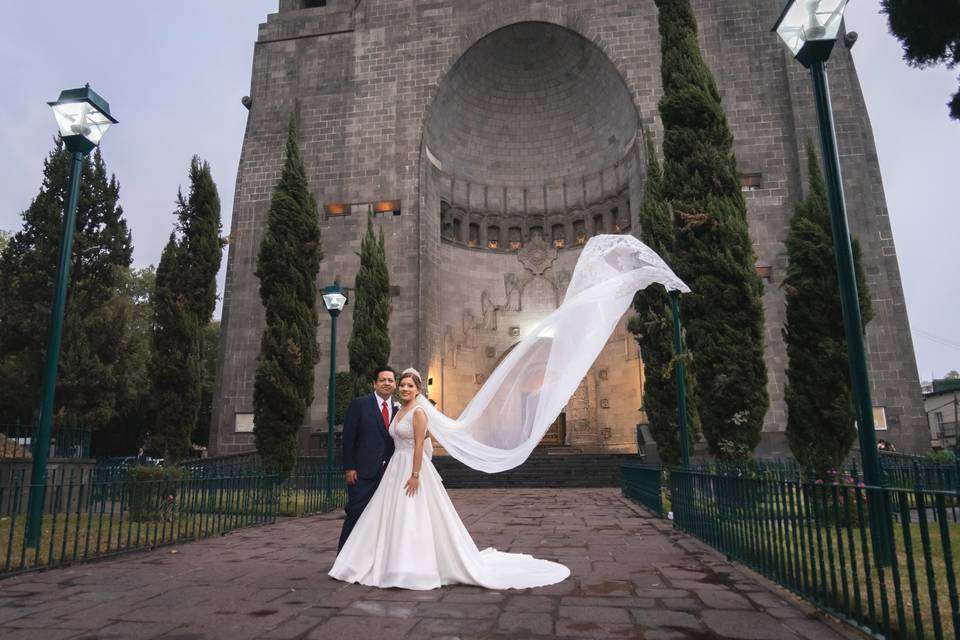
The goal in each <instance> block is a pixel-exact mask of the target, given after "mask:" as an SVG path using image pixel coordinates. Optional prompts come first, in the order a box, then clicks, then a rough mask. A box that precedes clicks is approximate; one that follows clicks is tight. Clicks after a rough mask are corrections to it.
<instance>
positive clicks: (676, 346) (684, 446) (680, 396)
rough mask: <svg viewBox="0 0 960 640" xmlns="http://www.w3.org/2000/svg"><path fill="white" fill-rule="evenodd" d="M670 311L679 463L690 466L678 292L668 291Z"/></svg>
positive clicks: (686, 467) (684, 466) (685, 377)
mask: <svg viewBox="0 0 960 640" xmlns="http://www.w3.org/2000/svg"><path fill="white" fill-rule="evenodd" d="M670 311H671V312H672V313H673V350H674V353H675V355H676V358H675V362H676V363H675V365H674V367H675V375H676V376H677V424H678V426H679V427H680V464H681V465H682V466H683V468H684V469H688V468H689V467H690V427H689V425H688V424H687V373H686V367H685V366H684V364H683V332H682V331H681V330H680V292H679V291H677V290H673V291H671V292H670Z"/></svg>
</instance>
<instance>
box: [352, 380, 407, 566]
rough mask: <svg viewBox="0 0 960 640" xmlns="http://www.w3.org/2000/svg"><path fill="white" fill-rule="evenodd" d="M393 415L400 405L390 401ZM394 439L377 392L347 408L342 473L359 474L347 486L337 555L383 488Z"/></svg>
mask: <svg viewBox="0 0 960 640" xmlns="http://www.w3.org/2000/svg"><path fill="white" fill-rule="evenodd" d="M391 405H392V411H391V412H390V414H391V416H395V415H397V410H398V409H399V408H400V405H397V404H394V403H393V401H392V400H391ZM393 449H394V446H393V438H391V437H390V434H389V433H388V432H387V428H386V426H385V425H384V424H383V414H382V413H381V408H380V401H379V399H378V398H377V395H376V394H375V393H371V394H369V395H366V396H361V397H359V398H355V399H354V400H353V402H351V403H350V406H349V407H348V408H347V416H346V418H344V420H343V470H344V471H350V470H351V469H355V470H356V471H357V481H356V482H355V483H354V484H352V485H348V486H347V504H346V505H345V506H344V511H346V517H345V518H344V520H343V529H342V530H341V531H340V544H339V545H337V553H339V552H340V549H341V548H342V547H343V544H344V543H345V542H346V541H347V538H348V537H349V536H350V532H351V531H353V527H354V525H355V524H357V520H359V519H360V514H362V513H363V510H364V509H365V508H366V507H367V503H368V502H370V498H372V497H373V494H374V492H375V491H376V490H377V487H378V486H379V485H380V478H381V476H382V475H383V470H384V468H385V467H386V465H385V464H384V463H386V462H387V461H389V460H390V456H392V455H393Z"/></svg>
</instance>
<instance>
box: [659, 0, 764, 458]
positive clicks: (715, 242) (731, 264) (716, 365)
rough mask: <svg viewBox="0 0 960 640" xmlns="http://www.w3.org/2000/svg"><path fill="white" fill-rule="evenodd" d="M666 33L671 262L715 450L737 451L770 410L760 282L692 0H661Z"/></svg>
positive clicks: (743, 452)
mask: <svg viewBox="0 0 960 640" xmlns="http://www.w3.org/2000/svg"><path fill="white" fill-rule="evenodd" d="M656 4H657V7H658V8H659V14H658V15H659V24H660V36H661V52H662V62H661V74H662V78H663V91H664V95H663V98H662V99H661V100H660V105H659V108H660V116H661V119H662V121H663V128H664V142H663V155H664V165H663V166H664V179H663V195H664V199H665V200H666V201H667V203H668V204H669V205H670V206H671V207H672V209H673V215H674V225H675V228H676V230H677V236H676V245H675V263H676V265H677V272H678V275H679V276H680V277H681V278H683V280H684V281H686V283H687V284H688V285H689V286H690V289H691V290H692V292H691V293H689V294H686V295H684V298H683V300H684V307H683V308H684V326H685V327H686V331H687V333H686V335H687V344H688V346H689V348H690V352H691V354H692V357H693V359H694V362H695V367H694V377H695V379H696V385H697V403H698V407H699V413H700V420H701V425H702V428H703V433H704V435H705V436H706V439H707V443H708V444H709V447H710V452H711V453H712V454H713V455H715V456H718V457H720V458H723V459H730V458H741V457H745V456H747V455H749V453H750V452H751V451H752V450H753V449H754V448H755V447H756V446H757V444H758V443H759V441H760V432H761V429H762V427H763V419H764V416H765V414H766V412H767V407H768V404H769V399H768V396H767V389H766V384H767V372H766V368H765V365H764V361H763V307H762V304H761V289H762V284H761V282H760V278H759V277H758V276H757V273H756V270H755V266H754V257H753V250H752V246H751V243H750V237H749V234H748V230H747V220H746V205H745V203H744V200H743V196H742V194H741V193H740V181H739V179H738V177H737V168H736V161H735V159H734V157H733V136H732V134H731V133H730V129H729V127H728V126H727V119H726V116H725V115H724V113H723V109H722V107H721V104H720V94H719V92H718V91H717V87H716V84H715V82H714V80H713V76H712V75H711V73H710V70H709V69H708V68H707V66H706V64H704V62H703V59H702V57H701V55H700V49H699V47H698V45H697V24H696V19H695V18H694V15H693V11H692V9H691V7H690V2H689V0H657V2H656Z"/></svg>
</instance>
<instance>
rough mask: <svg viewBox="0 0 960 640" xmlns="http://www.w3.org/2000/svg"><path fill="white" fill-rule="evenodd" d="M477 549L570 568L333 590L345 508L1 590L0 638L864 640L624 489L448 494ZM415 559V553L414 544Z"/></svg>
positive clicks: (30, 578) (17, 580) (40, 576)
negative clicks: (523, 578) (523, 581)
mask: <svg viewBox="0 0 960 640" xmlns="http://www.w3.org/2000/svg"><path fill="white" fill-rule="evenodd" d="M451 497H452V498H453V502H454V504H455V505H456V506H457V508H458V510H459V511H460V513H461V515H462V517H463V519H464V522H465V523H466V524H467V528H468V529H469V530H470V531H471V533H472V534H473V536H474V539H475V540H476V541H477V544H478V545H479V546H480V547H481V548H483V547H486V546H495V547H497V548H498V549H501V550H509V551H523V552H526V553H532V554H534V555H536V556H538V557H544V558H549V559H554V560H558V561H560V562H563V563H564V564H566V565H568V566H569V567H570V569H571V571H572V576H571V577H570V578H569V579H568V580H566V581H565V582H563V583H561V584H558V585H554V586H552V587H547V588H543V589H532V590H526V591H504V592H492V591H485V590H483V589H478V588H475V587H466V586H452V587H445V588H443V589H440V590H436V591H429V592H414V591H401V590H395V589H390V590H380V589H373V588H368V587H361V586H357V585H347V584H343V583H340V582H336V581H334V580H332V579H331V578H328V577H327V575H326V571H327V569H328V568H329V567H330V565H331V564H332V562H333V559H334V555H335V551H336V542H337V537H338V534H339V532H340V523H341V519H340V514H329V515H326V516H319V517H312V518H304V519H299V520H287V521H283V522H280V523H278V524H276V525H273V526H268V527H262V528H259V529H251V530H246V531H241V532H239V533H235V534H232V535H229V536H226V537H223V538H218V539H213V540H206V541H201V542H195V543H192V544H187V545H184V546H181V547H176V548H164V549H158V550H156V551H153V552H148V553H138V554H133V555H127V556H123V557H118V558H116V559H114V560H109V561H105V562H98V563H92V564H84V565H78V566H76V567H72V568H66V569H59V570H53V571H48V572H44V573H35V574H27V575H22V576H17V577H14V578H10V579H7V580H3V581H0V638H3V640H26V639H35V640H60V639H66V638H78V639H79V638H85V639H89V640H93V639H106V638H117V639H128V638H129V639H140V638H143V639H147V638H151V639H152V638H158V639H159V638H163V639H164V640H207V639H209V640H214V639H219V638H223V639H225V640H245V639H247V638H263V639H272V640H292V639H301V638H303V639H320V638H331V639H340V638H356V639H358V640H366V639H370V640H374V639H382V640H391V639H393V638H431V639H432V638H437V639H438V638H450V639H452V638H463V639H471V638H499V639H502V640H514V639H521V638H547V637H561V638H644V639H646V640H674V639H676V640H679V639H683V638H689V639H702V638H747V639H756V640H796V639H806V640H836V639H838V638H841V637H856V636H855V635H854V634H853V633H852V632H850V631H847V630H845V629H844V628H842V627H838V626H837V625H830V624H828V623H826V622H823V621H822V620H820V619H819V618H817V617H815V616H813V615H812V613H810V610H809V609H808V608H806V607H798V606H797V605H796V604H795V603H794V602H793V600H792V599H791V598H788V597H787V596H785V595H783V594H779V593H776V592H773V591H771V590H769V589H768V588H767V587H765V586H763V585H761V584H759V583H758V582H757V580H756V579H755V578H754V577H752V576H751V575H747V574H745V573H743V572H742V571H740V570H739V569H737V568H736V567H734V566H732V565H731V564H729V563H728V562H726V561H724V560H723V559H722V558H720V557H719V556H717V555H716V554H714V553H712V552H710V550H709V549H707V548H706V547H705V546H703V545H702V544H700V543H699V542H697V541H695V540H693V539H691V538H689V537H688V536H685V535H683V534H681V533H679V532H676V531H675V530H674V529H673V528H672V527H671V526H670V523H669V522H667V521H664V520H657V519H654V518H652V517H650V516H649V515H648V514H647V513H646V512H644V511H642V510H641V509H639V508H637V507H635V506H634V505H632V504H631V503H629V502H627V501H625V500H624V499H623V498H621V496H620V494H619V491H618V490H615V489H565V490H552V489H522V490H508V489H485V490H478V489H472V490H467V489H464V490H454V491H451ZM412 553H416V550H415V547H414V550H413V551H412Z"/></svg>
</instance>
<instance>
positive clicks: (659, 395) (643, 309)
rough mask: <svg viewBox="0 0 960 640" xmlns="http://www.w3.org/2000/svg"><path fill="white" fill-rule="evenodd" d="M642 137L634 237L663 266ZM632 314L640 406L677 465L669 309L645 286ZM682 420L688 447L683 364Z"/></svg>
mask: <svg viewBox="0 0 960 640" xmlns="http://www.w3.org/2000/svg"><path fill="white" fill-rule="evenodd" d="M645 137H646V140H647V180H646V183H645V184H644V188H643V201H642V203H641V205H640V239H641V240H643V242H644V243H646V245H647V246H648V247H650V248H651V249H653V250H654V251H656V252H657V253H658V254H659V255H660V257H661V258H663V259H664V260H665V261H666V262H667V263H668V264H670V263H672V262H673V245H674V229H673V220H672V219H671V215H670V210H669V208H668V207H667V205H666V203H665V202H664V200H663V193H662V190H663V184H662V183H663V173H662V172H661V170H660V163H659V162H658V161H657V155H656V153H657V152H656V149H655V148H654V146H653V141H652V138H651V136H650V133H649V132H647V133H646V136H645ZM633 308H634V310H635V311H636V315H634V316H633V317H631V318H630V321H629V324H628V328H629V330H630V331H631V332H632V333H633V334H634V335H635V336H636V339H637V342H638V343H639V344H640V351H641V354H642V356H643V368H644V371H645V372H646V382H645V384H644V388H643V407H644V409H645V410H646V413H647V419H648V420H649V423H650V433H651V434H652V435H653V438H654V440H655V441H656V443H657V453H658V455H659V457H660V459H661V460H662V461H663V462H666V463H667V464H673V465H675V464H679V463H680V439H679V427H678V417H677V378H676V366H675V365H676V361H675V359H674V358H675V354H674V345H673V313H672V311H671V309H670V301H669V298H668V296H667V293H666V291H665V290H664V288H663V287H660V286H653V287H647V288H646V289H644V290H642V291H638V292H637V295H636V296H635V297H634V299H633ZM686 365H687V369H686V385H687V419H688V423H687V424H688V427H689V431H690V443H691V445H692V443H693V440H694V437H693V436H694V434H695V432H696V431H697V430H698V428H699V418H698V414H697V409H696V402H695V393H694V387H693V378H692V375H691V370H690V368H689V365H690V363H689V362H687V363H686Z"/></svg>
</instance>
